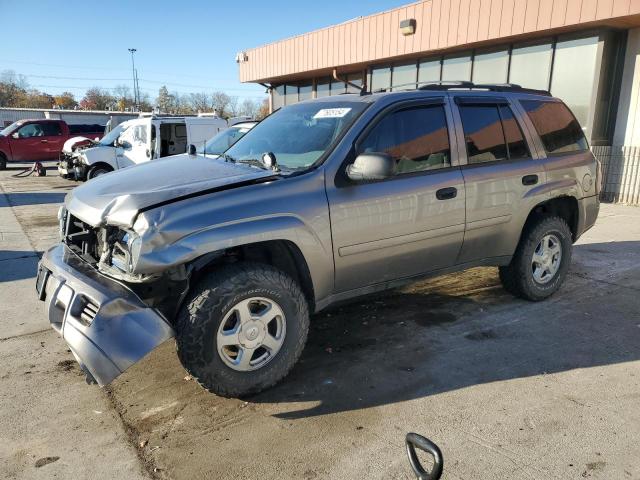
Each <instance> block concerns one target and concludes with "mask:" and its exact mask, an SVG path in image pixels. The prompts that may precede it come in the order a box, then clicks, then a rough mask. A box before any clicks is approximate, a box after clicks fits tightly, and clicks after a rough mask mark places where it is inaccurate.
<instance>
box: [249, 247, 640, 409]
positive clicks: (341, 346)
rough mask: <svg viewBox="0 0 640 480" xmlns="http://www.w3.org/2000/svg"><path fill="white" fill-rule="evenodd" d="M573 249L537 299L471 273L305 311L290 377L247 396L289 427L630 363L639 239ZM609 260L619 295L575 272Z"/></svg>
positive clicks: (638, 333)
mask: <svg viewBox="0 0 640 480" xmlns="http://www.w3.org/2000/svg"><path fill="white" fill-rule="evenodd" d="M574 251H575V257H576V258H577V259H579V263H578V264H577V265H575V266H574V268H573V269H572V270H574V271H573V272H572V273H571V274H570V275H569V277H568V278H567V281H566V284H565V286H564V287H563V288H562V290H561V291H560V292H559V293H558V294H556V295H555V296H554V297H552V298H551V299H548V300H546V301H544V302H539V303H531V302H526V301H523V300H518V299H515V298H514V297H512V296H511V295H509V294H508V293H506V292H505V291H504V290H503V289H502V287H501V286H500V284H499V281H498V278H497V271H496V269H495V268H480V269H473V270H470V271H468V272H465V273H463V274H457V275H448V276H445V277H440V278H437V279H431V280H426V281H423V282H419V283H417V284H415V285H413V286H411V287H408V288H405V289H403V290H399V291H392V292H390V293H387V294H384V295H377V296H370V297H367V298H364V299H360V300H358V301H357V302H354V303H351V304H349V305H345V306H342V307H336V308H332V309H329V310H327V311H324V312H322V313H321V314H318V315H315V316H314V318H313V319H312V323H311V329H310V333H309V340H308V344H307V347H306V349H305V351H304V352H303V355H302V358H301V360H300V362H299V363H298V365H297V366H296V367H295V368H294V369H293V371H292V373H291V374H290V375H289V376H288V377H287V379H286V380H285V381H283V382H282V383H280V384H279V385H278V386H276V387H275V388H273V389H271V390H268V391H266V392H263V393H262V394H259V395H255V396H253V397H251V398H250V399H248V400H250V401H252V402H256V403H263V402H266V403H278V402H291V403H292V407H291V408H292V410H291V411H288V412H285V413H281V414H278V415H277V417H280V418H286V419H296V418H305V417H312V416H317V415H325V414H330V413H336V412H341V411H348V410H355V409H362V408H369V407H375V406H379V405H386V404H391V403H395V402H400V401H408V400H412V399H416V398H422V397H427V396H430V395H435V394H438V393H442V392H447V391H451V390H456V389H460V388H465V387H469V386H472V385H477V384H483V383H489V382H499V381H503V380H510V379H516V378H522V377H529V376H534V375H543V374H548V373H557V372H563V371H568V370H573V369H579V368H589V367H594V366H600V365H609V364H615V363H621V362H629V361H634V360H639V359H640V350H638V348H637V345H638V343H639V342H640V328H638V324H640V309H639V308H638V301H637V296H638V294H639V293H640V242H618V243H606V244H605V243H603V244H588V245H578V246H576V247H575V250H574ZM620 258H623V259H624V262H626V263H625V264H624V265H623V264H621V263H620ZM608 261H609V263H611V262H613V263H616V262H617V266H616V268H619V269H620V271H622V272H623V274H622V276H623V277H624V278H625V279H626V280H625V284H626V285H627V286H626V287H624V288H620V287H618V286H617V285H615V279H612V278H609V280H608V281H607V282H606V283H605V282H604V281H602V280H601V279H597V278H595V279H593V278H589V273H588V269H587V268H586V267H585V265H588V264H589V263H590V262H591V263H593V262H596V263H598V262H600V263H602V262H604V263H606V262H608ZM627 267H628V268H627ZM585 271H586V272H585ZM300 403H308V404H309V405H310V406H307V405H300Z"/></svg>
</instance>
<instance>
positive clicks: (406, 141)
mask: <svg viewBox="0 0 640 480" xmlns="http://www.w3.org/2000/svg"><path fill="white" fill-rule="evenodd" d="M359 151H360V153H362V152H379V153H387V154H389V155H391V157H392V158H393V159H394V160H396V162H397V173H398V174H404V173H413V172H422V171H426V170H437V169H440V168H446V167H450V166H451V160H450V158H451V155H450V150H449V134H448V131H447V120H446V116H445V113H444V108H443V107H442V106H440V105H432V106H424V107H412V108H406V109H403V110H398V111H395V112H392V113H390V114H388V115H387V116H385V117H384V118H383V119H382V120H381V121H380V122H379V123H378V124H377V125H376V126H375V127H373V129H372V130H371V131H370V132H369V134H368V135H367V137H366V138H365V140H364V141H363V142H362V144H361V145H360V150H359Z"/></svg>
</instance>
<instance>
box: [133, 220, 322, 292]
mask: <svg viewBox="0 0 640 480" xmlns="http://www.w3.org/2000/svg"><path fill="white" fill-rule="evenodd" d="M270 240H287V241H290V242H292V243H293V244H295V245H296V246H297V247H298V248H299V249H300V252H301V253H302V255H303V256H304V258H305V260H306V262H307V266H308V267H309V271H310V273H311V280H312V283H313V287H314V291H315V292H316V295H317V297H318V298H322V297H323V296H324V295H328V294H329V293H330V291H331V288H332V284H331V282H332V278H333V260H332V253H331V251H328V249H327V247H326V246H325V245H324V243H323V242H322V241H321V239H320V238H319V237H318V235H317V234H316V232H315V231H314V230H313V229H312V228H311V227H310V226H308V225H307V224H305V222H304V221H303V220H302V219H301V218H299V217H297V216H295V215H287V214H278V215H273V216H267V217H260V218H247V219H242V220H239V221H234V222H228V223H224V224H218V225H213V226H210V227H206V228H203V229H201V230H198V231H195V232H193V233H189V234H188V235H186V236H184V237H182V238H181V239H180V240H178V241H176V242H174V243H170V244H166V245H164V246H161V247H159V248H158V247H156V248H153V249H152V250H151V251H148V252H141V253H140V255H139V257H138V260H137V263H136V264H135V265H134V271H135V272H137V273H141V274H151V273H157V272H161V271H164V270H166V269H167V267H168V266H172V265H182V264H185V263H188V262H191V261H193V260H195V259H197V258H199V257H201V256H202V255H205V254H207V253H211V252H216V251H222V250H225V249H229V248H233V247H240V246H243V245H249V244H253V243H258V242H266V241H270Z"/></svg>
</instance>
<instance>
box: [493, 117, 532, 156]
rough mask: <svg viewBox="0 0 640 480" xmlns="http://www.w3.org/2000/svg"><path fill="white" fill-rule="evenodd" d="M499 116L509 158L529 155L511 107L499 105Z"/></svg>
mask: <svg viewBox="0 0 640 480" xmlns="http://www.w3.org/2000/svg"><path fill="white" fill-rule="evenodd" d="M500 116H501V117H502V128H503V129H504V136H505V139H506V141H507V150H508V154H509V158H510V159H518V158H527V157H530V156H531V155H530V154H529V149H528V148H527V142H525V140H524V136H523V135H522V130H520V125H518V121H517V120H516V118H515V117H514V116H513V112H512V111H511V108H510V107H508V106H507V105H501V106H500Z"/></svg>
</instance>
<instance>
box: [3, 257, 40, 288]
mask: <svg viewBox="0 0 640 480" xmlns="http://www.w3.org/2000/svg"><path fill="white" fill-rule="evenodd" d="M42 253H43V252H33V251H26V250H20V251H18V250H0V283H3V282H13V281H15V280H25V279H27V278H34V279H35V277H36V273H37V272H36V270H37V268H36V265H37V263H38V261H39V260H40V257H42Z"/></svg>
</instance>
